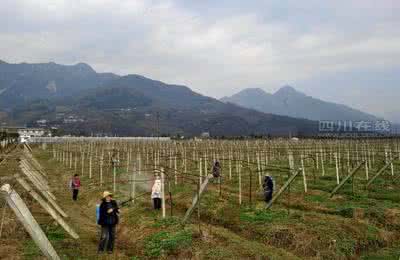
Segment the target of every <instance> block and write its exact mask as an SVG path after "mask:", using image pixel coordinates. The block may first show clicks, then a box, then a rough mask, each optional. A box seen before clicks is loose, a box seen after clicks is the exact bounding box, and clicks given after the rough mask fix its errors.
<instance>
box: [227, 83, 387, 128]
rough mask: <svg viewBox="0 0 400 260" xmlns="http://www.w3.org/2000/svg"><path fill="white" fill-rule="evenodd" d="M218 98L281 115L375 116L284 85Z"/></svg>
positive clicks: (348, 118) (334, 118) (314, 117)
mask: <svg viewBox="0 0 400 260" xmlns="http://www.w3.org/2000/svg"><path fill="white" fill-rule="evenodd" d="M221 101H223V102H225V103H233V104H236V105H240V106H243V107H247V108H251V109H255V110H258V111H260V112H264V113H272V114H276V115H284V116H290V117H295V118H305V119H309V120H317V121H319V120H327V121H335V122H338V121H376V120H380V119H379V118H378V117H376V116H374V115H371V114H368V113H364V112H362V111H359V110H356V109H353V108H351V107H348V106H345V105H341V104H336V103H331V102H326V101H323V100H320V99H317V98H314V97H311V96H307V95H306V94H304V93H302V92H299V91H297V90H296V89H294V88H293V87H291V86H284V87H282V88H280V89H279V90H278V91H277V92H275V93H274V94H270V93H267V92H265V91H264V90H262V89H260V88H247V89H244V90H242V91H240V92H239V93H237V94H234V95H232V96H230V97H224V98H222V99H221Z"/></svg>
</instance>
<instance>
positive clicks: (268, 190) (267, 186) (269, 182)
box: [262, 175, 274, 203]
mask: <svg viewBox="0 0 400 260" xmlns="http://www.w3.org/2000/svg"><path fill="white" fill-rule="evenodd" d="M262 186H263V190H264V200H265V202H266V203H269V202H270V201H271V200H272V194H273V193H274V181H273V179H272V177H271V176H269V175H266V176H265V177H264V182H263V185H262Z"/></svg>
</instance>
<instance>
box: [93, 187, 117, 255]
mask: <svg viewBox="0 0 400 260" xmlns="http://www.w3.org/2000/svg"><path fill="white" fill-rule="evenodd" d="M119 212H120V211H119V208H118V204H117V202H116V201H115V200H113V199H112V193H111V192H109V191H104V192H103V199H102V202H101V204H100V214H99V219H98V221H97V224H99V225H100V226H101V236H100V243H99V248H98V253H102V252H104V250H105V249H107V252H108V253H109V254H112V252H113V251H114V243H115V229H116V225H117V224H118V222H119Z"/></svg>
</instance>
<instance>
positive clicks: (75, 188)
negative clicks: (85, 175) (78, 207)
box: [69, 174, 81, 201]
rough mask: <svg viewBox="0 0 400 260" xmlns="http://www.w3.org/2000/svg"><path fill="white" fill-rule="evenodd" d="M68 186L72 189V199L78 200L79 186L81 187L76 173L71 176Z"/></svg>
mask: <svg viewBox="0 0 400 260" xmlns="http://www.w3.org/2000/svg"><path fill="white" fill-rule="evenodd" d="M69 187H70V188H71V190H72V199H73V200H74V201H76V200H78V193H79V188H80V187H81V180H80V179H79V175H78V174H75V175H74V177H72V178H71V181H70V182H69Z"/></svg>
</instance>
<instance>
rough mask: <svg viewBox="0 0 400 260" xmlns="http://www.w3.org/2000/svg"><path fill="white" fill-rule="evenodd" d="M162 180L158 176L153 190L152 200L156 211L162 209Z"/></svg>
mask: <svg viewBox="0 0 400 260" xmlns="http://www.w3.org/2000/svg"><path fill="white" fill-rule="evenodd" d="M161 196H162V194H161V180H160V176H156V180H155V181H154V184H153V187H152V189H151V198H152V199H153V205H154V209H156V210H159V209H161Z"/></svg>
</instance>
